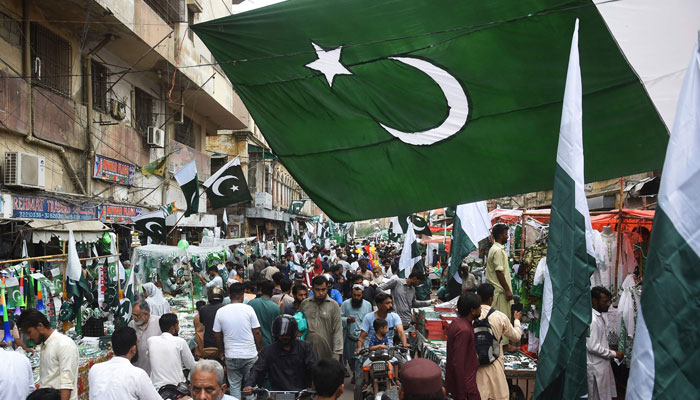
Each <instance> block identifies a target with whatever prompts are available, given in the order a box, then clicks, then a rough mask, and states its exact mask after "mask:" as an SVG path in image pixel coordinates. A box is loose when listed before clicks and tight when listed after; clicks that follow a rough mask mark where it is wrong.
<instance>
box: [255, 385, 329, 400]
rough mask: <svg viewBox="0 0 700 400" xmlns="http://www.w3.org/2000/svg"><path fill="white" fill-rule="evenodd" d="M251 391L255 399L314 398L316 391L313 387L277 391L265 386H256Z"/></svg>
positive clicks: (288, 399) (293, 399)
mask: <svg viewBox="0 0 700 400" xmlns="http://www.w3.org/2000/svg"><path fill="white" fill-rule="evenodd" d="M251 393H252V395H254V396H255V400H268V399H269V400H303V399H311V398H313V396H314V395H315V394H316V391H314V390H313V389H304V390H299V391H294V390H290V391H275V390H267V389H264V388H254V389H253V390H252V392H251Z"/></svg>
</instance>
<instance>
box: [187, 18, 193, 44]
mask: <svg viewBox="0 0 700 400" xmlns="http://www.w3.org/2000/svg"><path fill="white" fill-rule="evenodd" d="M194 16H195V13H194V12H193V11H192V10H187V25H188V29H187V37H188V38H189V39H190V41H192V42H194V31H193V30H192V25H194Z"/></svg>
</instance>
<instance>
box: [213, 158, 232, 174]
mask: <svg viewBox="0 0 700 400" xmlns="http://www.w3.org/2000/svg"><path fill="white" fill-rule="evenodd" d="M227 162H228V157H226V156H222V157H211V173H212V175H213V174H214V173H215V172H216V171H218V170H219V169H221V167H223V166H224V165H226V163H227Z"/></svg>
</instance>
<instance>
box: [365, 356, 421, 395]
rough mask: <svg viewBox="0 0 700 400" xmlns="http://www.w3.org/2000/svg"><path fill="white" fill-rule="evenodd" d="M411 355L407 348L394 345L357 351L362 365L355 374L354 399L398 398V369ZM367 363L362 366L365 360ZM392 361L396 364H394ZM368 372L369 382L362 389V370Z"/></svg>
mask: <svg viewBox="0 0 700 400" xmlns="http://www.w3.org/2000/svg"><path fill="white" fill-rule="evenodd" d="M410 359H411V355H410V354H409V349H408V348H405V347H403V346H394V347H390V348H388V349H382V350H374V351H370V350H369V349H363V350H362V351H360V353H359V357H358V361H357V362H358V363H359V365H363V367H362V370H361V371H360V372H359V374H358V375H359V376H357V378H359V379H357V383H356V384H355V399H356V400H381V399H382V398H383V399H385V400H386V399H387V398H389V399H392V400H398V398H399V387H400V386H401V384H400V382H399V374H398V372H399V371H398V369H399V368H400V366H401V365H402V364H404V363H405V362H407V361H409V360H410ZM367 360H369V364H368V365H366V366H364V364H365V363H366V361H367ZM394 363H396V364H397V366H396V367H395V366H394ZM365 371H367V372H368V373H369V381H368V382H369V383H370V384H368V385H366V387H365V388H364V390H363V383H364V382H363V381H364V372H365Z"/></svg>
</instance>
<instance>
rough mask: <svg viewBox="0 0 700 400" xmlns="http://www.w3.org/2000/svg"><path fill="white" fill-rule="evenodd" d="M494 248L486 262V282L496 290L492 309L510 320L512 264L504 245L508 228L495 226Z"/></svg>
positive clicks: (499, 225)
mask: <svg viewBox="0 0 700 400" xmlns="http://www.w3.org/2000/svg"><path fill="white" fill-rule="evenodd" d="M491 233H492V235H493V240H494V243H493V246H491V249H489V255H488V259H487V260H486V281H487V282H488V283H490V284H492V285H493V287H494V288H495V291H494V294H493V303H491V308H495V309H496V310H498V311H500V312H502V313H503V314H505V315H507V316H508V318H510V307H511V306H512V305H513V291H512V288H511V276H510V264H509V263H508V255H507V254H506V249H505V247H504V244H505V243H506V242H507V241H508V226H506V225H505V224H497V225H494V227H493V229H492V231H491Z"/></svg>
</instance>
